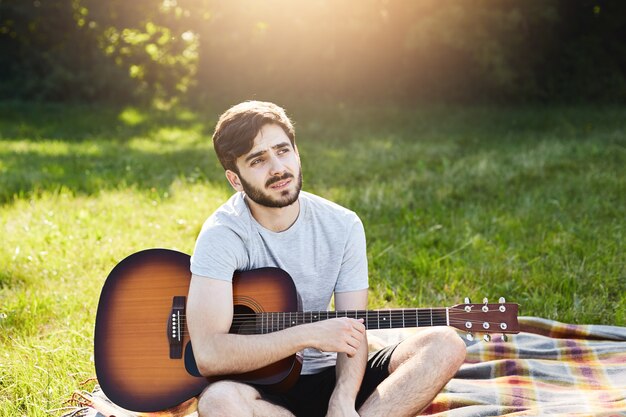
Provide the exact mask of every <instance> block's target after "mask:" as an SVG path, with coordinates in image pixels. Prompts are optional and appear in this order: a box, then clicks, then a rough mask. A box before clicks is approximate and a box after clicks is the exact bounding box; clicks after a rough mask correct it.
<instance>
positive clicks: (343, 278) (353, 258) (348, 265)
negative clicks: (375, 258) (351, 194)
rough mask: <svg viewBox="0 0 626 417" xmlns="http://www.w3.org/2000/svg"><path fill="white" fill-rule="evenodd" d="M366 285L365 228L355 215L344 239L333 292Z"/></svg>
mask: <svg viewBox="0 0 626 417" xmlns="http://www.w3.org/2000/svg"><path fill="white" fill-rule="evenodd" d="M368 287H369V283H368V269H367V248H366V243H365V230H364V228H363V223H361V220H360V219H359V218H358V217H356V218H355V220H354V222H353V223H352V227H351V228H350V231H349V234H348V240H347V241H346V246H345V250H344V253H343V259H342V262H341V270H340V271H339V276H338V278H337V284H336V285H335V292H348V291H358V290H364V289H366V288H368Z"/></svg>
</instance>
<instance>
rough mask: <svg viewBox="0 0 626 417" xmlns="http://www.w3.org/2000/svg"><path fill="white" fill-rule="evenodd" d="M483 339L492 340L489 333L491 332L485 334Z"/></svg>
mask: <svg viewBox="0 0 626 417" xmlns="http://www.w3.org/2000/svg"><path fill="white" fill-rule="evenodd" d="M483 340H484V341H485V342H491V335H489V334H486V335H484V336H483Z"/></svg>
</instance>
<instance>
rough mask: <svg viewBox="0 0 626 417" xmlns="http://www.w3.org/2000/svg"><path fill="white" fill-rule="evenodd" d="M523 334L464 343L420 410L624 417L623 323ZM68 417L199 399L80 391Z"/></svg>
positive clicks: (545, 324)
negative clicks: (156, 400)
mask: <svg viewBox="0 0 626 417" xmlns="http://www.w3.org/2000/svg"><path fill="white" fill-rule="evenodd" d="M519 321H520V324H521V327H522V332H521V333H520V334H518V335H513V336H510V338H509V341H508V342H503V341H502V340H500V339H499V338H494V340H493V341H492V342H490V343H485V342H476V341H475V342H467V344H468V350H467V359H466V361H465V364H464V365H463V366H462V367H461V369H460V370H459V372H458V373H457V374H456V375H455V377H454V378H453V379H452V380H451V381H450V382H449V383H448V384H447V385H446V386H445V387H444V389H443V390H442V391H441V392H440V393H439V395H437V397H436V398H435V399H434V401H433V402H432V403H431V404H430V406H428V407H427V408H426V409H425V410H424V411H423V412H422V413H421V414H420V415H422V416H438V417H443V416H447V417H465V416H502V415H505V416H528V415H532V416H536V415H546V414H552V415H554V414H560V415H568V416H590V415H593V416H620V415H621V416H626V328H625V327H615V326H599V325H571V324H564V323H559V322H556V321H550V320H545V319H540V318H535V317H520V319H519ZM413 331H414V330H411V329H405V330H399V331H396V330H382V331H380V330H378V331H371V332H368V338H369V341H370V345H372V347H377V346H376V345H381V344H382V345H384V344H388V343H393V342H396V341H399V340H402V339H403V338H404V337H406V336H408V335H409V334H411V333H412V332H413ZM78 394H79V395H78V396H79V398H82V402H79V404H77V407H76V408H74V409H73V410H72V411H71V413H66V414H65V416H70V415H72V416H88V417H96V416H97V417H104V416H107V417H108V416H112V415H115V416H118V417H138V416H153V417H168V416H176V417H183V416H187V417H192V416H197V413H196V412H195V406H196V402H195V399H192V400H190V401H189V402H187V403H186V404H184V405H182V406H179V407H178V408H177V409H176V410H168V411H167V412H162V413H150V414H136V413H130V412H127V411H125V410H122V409H120V408H118V407H116V406H115V405H114V404H112V403H111V402H110V401H108V399H107V398H106V397H105V396H104V394H103V393H102V392H101V391H99V390H97V389H96V390H95V391H94V392H91V393H88V392H82V393H78Z"/></svg>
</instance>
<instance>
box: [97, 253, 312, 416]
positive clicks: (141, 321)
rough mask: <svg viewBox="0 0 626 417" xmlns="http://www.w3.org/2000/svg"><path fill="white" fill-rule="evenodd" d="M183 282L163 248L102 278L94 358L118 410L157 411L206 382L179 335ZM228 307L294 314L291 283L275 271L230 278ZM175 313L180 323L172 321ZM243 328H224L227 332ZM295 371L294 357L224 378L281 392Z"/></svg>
mask: <svg viewBox="0 0 626 417" xmlns="http://www.w3.org/2000/svg"><path fill="white" fill-rule="evenodd" d="M190 279H191V273H190V272H189V255H186V254H184V253H181V252H176V251H172V250H166V249H150V250H145V251H142V252H138V253H135V254H133V255H131V256H129V257H127V258H126V259H124V260H123V261H121V262H120V263H119V264H118V265H117V266H116V267H115V268H114V269H113V270H112V271H111V273H110V274H109V276H108V278H107V280H106V282H105V284H104V287H103V289H102V293H101V295H100V301H99V304H98V312H97V316H96V327H95V335H94V360H95V367H96V374H97V377H98V382H99V384H100V386H101V388H102V390H103V391H104V393H105V394H106V395H107V396H108V397H109V399H111V401H113V402H114V403H116V404H117V405H119V406H121V407H123V408H126V409H129V410H134V411H159V410H163V409H166V408H169V407H172V406H174V405H177V404H180V403H182V402H184V401H186V400H188V399H189V398H191V397H193V396H196V395H198V394H199V393H200V392H202V390H203V389H204V388H205V387H206V386H207V385H208V384H209V383H210V382H211V380H209V379H207V378H205V377H203V376H201V375H200V374H199V372H198V370H197V367H196V364H195V359H194V357H193V350H192V348H191V343H190V340H189V336H188V335H187V334H186V332H185V330H186V329H185V326H184V322H185V321H184V317H185V314H184V313H185V301H186V297H187V293H188V291H189V284H190ZM176 300H177V301H176ZM233 302H234V306H235V312H236V313H237V312H239V313H246V312H254V313H259V312H272V311H286V312H288V311H297V309H298V299H297V293H296V289H295V286H294V284H293V282H292V281H291V278H290V277H289V275H288V274H287V273H286V272H284V271H281V270H280V269H277V268H263V269H260V270H255V271H250V272H244V273H238V274H235V276H234V278H233ZM177 303H178V305H176V304H177ZM180 312H182V314H181V315H180V317H181V319H180V321H172V319H171V317H173V316H175V315H177V314H179V313H180ZM207 320H209V319H207ZM176 325H178V328H176ZM244 327H245V326H241V327H240V328H235V327H234V328H231V333H233V332H240V331H241V332H243V331H244ZM172 356H173V357H172ZM300 368H301V362H300V358H298V357H296V356H295V355H294V356H292V357H288V358H285V359H283V360H282V361H279V362H277V363H275V364H272V365H270V366H267V367H265V368H262V369H259V370H257V371H254V372H249V373H246V374H242V375H236V376H228V377H227V378H228V379H236V380H241V381H245V382H249V383H256V384H261V385H268V386H269V387H273V388H274V390H275V391H281V390H283V389H285V388H286V387H288V386H290V385H291V383H292V382H293V380H294V379H296V378H297V377H298V375H299V372H300ZM216 379H218V378H216Z"/></svg>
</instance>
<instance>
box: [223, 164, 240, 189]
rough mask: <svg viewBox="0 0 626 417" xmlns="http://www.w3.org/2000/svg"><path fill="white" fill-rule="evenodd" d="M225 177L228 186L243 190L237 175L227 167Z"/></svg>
mask: <svg viewBox="0 0 626 417" xmlns="http://www.w3.org/2000/svg"><path fill="white" fill-rule="evenodd" d="M225 174H226V179H227V180H228V182H229V183H230V186H231V187H233V188H234V189H235V191H243V186H242V185H241V180H240V179H239V175H237V174H236V173H235V172H234V171H231V170H230V169H227V170H226V172H225Z"/></svg>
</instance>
